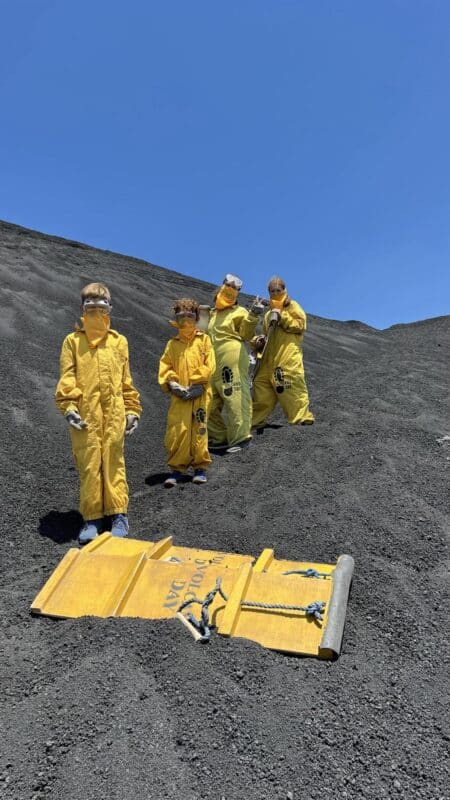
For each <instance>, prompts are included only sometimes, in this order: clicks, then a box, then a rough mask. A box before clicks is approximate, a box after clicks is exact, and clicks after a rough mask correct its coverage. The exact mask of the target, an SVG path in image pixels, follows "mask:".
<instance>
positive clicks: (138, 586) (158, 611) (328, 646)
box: [31, 550, 353, 658]
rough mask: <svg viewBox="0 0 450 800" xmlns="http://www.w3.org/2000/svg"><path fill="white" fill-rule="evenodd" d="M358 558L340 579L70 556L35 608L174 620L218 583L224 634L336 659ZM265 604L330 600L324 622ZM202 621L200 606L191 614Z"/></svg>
mask: <svg viewBox="0 0 450 800" xmlns="http://www.w3.org/2000/svg"><path fill="white" fill-rule="evenodd" d="M352 570H353V559H351V558H350V557H349V556H341V558H340V559H339V560H338V564H337V566H336V569H335V571H334V573H333V579H332V580H322V579H319V578H306V577H302V576H298V575H293V576H284V575H280V574H269V573H264V572H262V573H257V572H254V570H253V569H252V566H251V564H249V563H247V564H244V565H243V566H242V567H241V569H240V570H237V569H229V568H225V567H223V566H220V565H216V564H211V563H210V562H208V561H206V560H203V563H200V560H199V559H197V560H193V561H188V562H185V563H183V564H175V563H169V562H164V561H158V560H155V559H151V558H148V556H147V554H146V553H145V552H144V553H137V554H134V555H129V556H126V555H125V556H124V555H107V554H104V555H101V554H100V553H96V552H95V551H94V552H89V551H88V552H86V550H85V551H81V552H80V551H77V550H70V551H69V552H68V553H67V554H66V556H65V557H64V559H63V560H62V562H61V563H60V565H59V567H58V568H57V569H56V570H55V572H54V573H53V575H52V576H51V578H50V579H49V581H48V582H47V584H46V585H45V586H44V588H43V589H42V590H41V592H40V593H39V595H38V596H37V597H36V599H35V601H34V603H33V605H32V607H31V609H32V611H33V612H34V613H37V614H46V615H48V616H53V617H79V616H86V615H92V616H98V617H141V618H144V619H164V618H170V617H173V616H174V615H175V614H176V613H177V611H178V608H179V607H180V605H181V604H182V603H184V602H186V601H187V600H192V599H194V598H198V599H203V598H204V597H205V596H206V594H207V593H208V592H209V591H211V590H212V589H214V587H215V585H216V581H217V579H218V578H220V579H221V582H222V590H223V592H224V594H225V596H226V598H227V600H224V599H223V598H222V597H221V596H220V595H219V594H216V596H215V598H214V601H213V603H212V604H211V605H210V607H209V619H210V624H211V625H214V626H216V627H217V629H218V632H219V633H220V634H222V635H224V636H239V637H244V638H247V639H251V640H252V641H255V642H259V644H261V645H263V646H264V647H269V648H271V649H275V650H281V651H283V652H287V653H297V654H304V655H314V656H319V657H322V658H331V657H333V656H334V655H337V654H338V653H339V650H340V645H341V640H342V632H343V627H344V621H345V611H346V605H347V595H348V589H349V586H350V581H351V573H352ZM246 601H250V602H253V603H255V602H256V603H258V604H262V605H273V604H276V605H280V604H282V605H287V606H295V607H306V606H308V605H309V604H310V603H312V602H316V601H319V602H324V603H325V604H326V605H325V610H324V619H323V622H318V621H317V620H315V619H314V618H311V617H308V616H307V615H305V613H304V611H302V610H301V609H300V608H298V609H297V608H296V609H269V608H262V607H261V608H259V607H258V608H254V607H248V606H246ZM189 610H191V611H192V612H193V613H194V615H195V616H196V617H197V618H198V617H199V616H200V606H199V605H198V604H192V605H191V606H190V608H189Z"/></svg>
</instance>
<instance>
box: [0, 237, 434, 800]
mask: <svg viewBox="0 0 450 800" xmlns="http://www.w3.org/2000/svg"><path fill="white" fill-rule="evenodd" d="M0 274H1V289H0V292H1V302H2V310H1V315H0V337H1V338H0V341H1V358H0V372H1V376H0V377H1V386H2V395H1V400H0V402H1V406H2V412H3V413H2V421H3V424H2V426H1V429H0V436H1V452H0V459H1V466H2V499H3V502H2V534H1V541H2V548H1V564H2V580H1V584H0V603H1V617H0V624H1V631H0V636H1V638H0V646H1V653H2V662H3V663H2V669H1V691H0V703H1V709H0V743H1V745H0V751H1V762H0V797H1V798H2V800H44V798H50V800H57V798H58V800H60V799H61V798H63V800H65V798H70V800H103V798H104V799H105V800H106V798H108V800H127V799H128V798H130V799H131V800H150V799H151V800H159V799H161V800H165V798H174V799H175V800H200V798H207V799H208V800H241V798H242V800H244V799H245V800H253V799H254V800H289V798H291V800H292V799H293V800H300V798H304V799H305V800H310V799H313V798H320V800H327V799H328V798H330V800H335V798H345V799H346V800H356V799H357V798H358V799H359V798H367V800H382V799H383V798H405V799H406V800H416V799H417V800H427V799H428V798H429V799H430V800H444V798H449V797H450V794H449V788H448V787H449V785H450V781H449V775H448V761H447V762H446V754H447V753H448V746H449V732H448V728H447V721H448V718H449V715H448V707H446V704H447V699H448V687H449V676H448V663H449V655H448V648H447V645H446V640H445V632H446V629H447V627H448V626H447V612H446V602H447V600H448V595H446V587H448V580H446V579H448V560H446V559H447V553H446V541H447V538H448V534H449V517H448V478H449V475H450V472H449V469H450V441H449V440H444V437H445V436H446V435H447V436H448V435H449V434H450V430H449V426H450V422H449V415H448V412H449V403H448V392H449V383H448V363H449V352H450V351H449V339H450V336H449V333H450V324H449V319H450V318H449V317H445V318H444V317H442V318H437V319H431V320H426V321H424V322H420V323H416V324H411V325H401V326H395V327H393V328H391V329H389V330H386V331H377V330H374V329H372V328H369V327H367V326H366V325H363V324H362V323H358V322H347V323H342V322H334V321H331V320H325V319H320V318H318V317H314V316H310V318H309V322H310V325H309V331H308V334H307V336H306V341H305V363H306V370H307V377H308V383H309V387H310V393H311V398H312V407H313V410H314V412H315V414H316V417H317V424H316V425H315V426H313V427H310V428H293V429H291V428H289V427H288V426H286V425H285V424H284V421H283V418H282V417H281V416H280V415H275V416H274V420H275V421H276V422H280V423H281V424H282V427H279V428H275V427H274V428H268V429H266V430H265V432H264V433H263V435H260V436H257V437H255V439H254V441H253V443H252V445H251V447H250V448H249V449H248V450H246V451H244V452H242V453H240V454H235V455H232V456H228V457H220V458H215V460H214V463H213V465H212V467H211V469H210V473H209V474H210V480H209V483H208V485H207V486H205V487H198V486H194V485H192V484H190V483H186V484H184V485H183V486H181V487H179V488H176V489H173V490H170V491H167V490H165V489H164V488H163V487H162V486H161V473H164V472H165V453H164V448H163V433H164V427H165V416H166V408H167V400H166V398H165V397H164V396H163V395H162V393H161V392H160V391H159V389H158V387H157V385H156V368H157V362H158V358H159V356H160V354H161V352H162V349H163V346H164V343H165V341H166V339H167V338H168V337H169V336H170V335H171V329H170V327H169V325H168V324H167V317H168V315H169V306H170V303H171V301H172V300H173V299H174V298H175V297H177V296H179V295H189V294H194V295H195V296H196V297H198V299H199V300H201V301H203V302H207V301H208V300H209V299H210V297H211V289H212V287H210V286H208V285H206V284H204V283H202V282H200V281H197V280H190V279H189V278H187V277H184V276H181V275H179V274H176V273H174V272H170V271H168V270H164V269H162V268H159V267H154V266H153V265H151V264H147V263H145V262H143V261H139V260H137V259H132V258H127V257H125V256H121V255H117V254H115V253H110V252H105V251H99V250H95V249H92V248H89V247H87V246H85V245H80V244H79V243H77V242H70V241H65V240H63V239H58V238H56V237H51V236H44V235H41V234H39V233H36V232H33V231H29V230H25V229H23V228H20V227H17V226H15V225H11V224H8V223H0ZM220 277H221V276H217V278H220ZM90 280H102V281H105V282H106V283H107V284H108V285H110V287H111V289H112V293H113V303H114V322H113V325H114V326H115V327H117V328H118V329H119V330H120V331H121V332H123V333H124V334H126V335H127V336H128V338H129V343H130V353H131V360H132V371H133V376H134V379H135V383H136V385H137V386H138V388H139V389H140V391H141V395H142V400H143V404H144V410H145V414H144V417H143V419H142V423H141V425H140V427H139V430H138V432H137V433H136V434H135V435H134V436H133V437H132V438H131V440H130V441H127V465H128V478H129V484H130V493H131V507H130V522H131V532H132V535H133V536H135V537H136V538H142V539H147V540H153V539H155V538H157V537H162V536H166V535H169V534H173V536H174V539H175V543H176V544H179V545H187V546H191V547H195V546H198V547H208V548H212V549H219V550H228V551H234V552H242V553H254V554H258V553H259V552H260V551H261V549H262V548H264V547H268V546H273V547H274V548H275V550H276V554H277V555H278V557H280V558H293V559H311V560H312V561H331V562H333V561H334V560H335V559H336V558H337V556H338V555H339V554H340V553H343V552H347V553H350V554H352V555H353V556H354V558H355V561H356V571H355V577H354V582H353V589H352V593H351V598H350V604H349V608H348V616H347V625H346V630H345V635H344V643H343V650H342V655H341V657H340V659H339V660H338V661H336V662H334V663H322V662H319V661H317V660H314V659H303V658H295V657H288V656H285V655H281V654H279V653H276V652H271V651H269V650H264V649H263V648H261V647H259V646H258V645H256V644H253V643H251V642H248V641H244V640H239V639H231V640H226V639H223V638H221V637H219V636H217V635H216V636H214V637H213V640H212V642H211V643H210V645H209V646H204V647H199V646H197V645H195V644H194V643H193V640H192V639H191V637H190V636H189V635H188V634H187V633H186V631H185V630H184V629H183V628H182V626H180V625H179V623H177V622H176V621H168V622H158V623H157V622H146V621H143V620H98V619H91V618H84V619H81V620H66V621H53V620H50V619H46V618H33V617H31V616H30V613H29V606H30V603H31V602H32V600H33V598H34V596H35V595H36V593H37V591H38V590H39V589H40V587H41V586H42V585H43V583H44V582H45V580H46V579H47V578H48V576H49V575H50V573H51V572H52V570H53V569H54V567H55V566H56V564H57V563H58V562H59V561H60V559H61V558H62V556H63V555H64V553H65V552H66V551H67V549H68V548H69V547H71V546H74V545H75V540H76V532H77V527H78V525H79V517H78V513H77V511H76V509H77V502H78V498H77V490H78V481H77V475H76V473H75V471H74V467H73V464H72V458H71V454H70V448H69V442H68V433H67V430H66V424H65V422H64V420H63V419H62V418H61V417H60V416H59V415H58V413H57V411H56V409H55V407H54V403H53V391H54V387H55V383H56V380H57V377H58V357H59V350H60V346H61V342H62V339H63V337H64V336H65V334H66V333H67V332H68V331H69V330H70V329H71V328H72V327H73V324H74V322H75V320H76V318H77V312H78V293H79V289H80V288H81V286H82V285H83V284H84V283H87V282H88V281H90ZM298 300H299V301H300V302H301V301H302V298H301V297H299V298H298ZM438 440H442V441H441V442H439V441H438Z"/></svg>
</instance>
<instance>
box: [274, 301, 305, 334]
mask: <svg viewBox="0 0 450 800" xmlns="http://www.w3.org/2000/svg"><path fill="white" fill-rule="evenodd" d="M279 325H280V328H282V329H283V330H284V331H286V333H298V334H300V333H303V332H304V331H305V330H306V314H305V312H304V311H303V309H302V308H301V307H300V306H299V305H298V303H294V302H293V301H292V300H291V302H290V303H289V305H288V306H287V307H286V308H284V309H283V311H282V312H281V317H280V322H279Z"/></svg>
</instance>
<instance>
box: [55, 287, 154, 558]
mask: <svg viewBox="0 0 450 800" xmlns="http://www.w3.org/2000/svg"><path fill="white" fill-rule="evenodd" d="M81 304H82V306H81V308H82V312H83V316H82V317H81V322H82V326H77V328H76V330H75V331H74V332H73V333H69V335H68V336H66V338H65V339H64V342H63V345H62V350H61V358H60V366H61V376H60V380H59V383H58V385H57V387H56V393H55V400H56V404H57V406H58V408H59V410H60V411H61V413H62V414H64V416H65V418H66V420H67V422H68V423H69V426H70V436H71V440H72V451H73V455H74V460H75V464H76V467H77V469H78V473H79V476H80V512H81V514H82V516H83V519H84V525H83V527H82V529H81V531H80V534H79V537H78V540H79V542H80V544H85V543H86V542H89V541H91V540H92V539H94V538H95V537H96V536H97V535H98V534H99V533H101V531H102V528H103V517H104V516H109V517H112V519H111V533H112V535H113V536H126V535H127V533H128V517H127V512H128V485H127V481H126V474H125V460H124V436H125V435H130V434H132V433H133V432H134V431H135V430H136V428H137V425H138V421H139V417H140V415H141V411H142V408H141V404H140V401H139V393H138V392H137V391H136V389H135V387H134V385H133V381H132V378H131V374H130V367H129V360H128V342H127V340H126V338H125V336H122V335H121V334H120V333H117V331H115V330H112V328H111V327H110V312H111V308H112V306H111V294H110V292H109V289H108V288H107V287H106V286H104V285H103V284H101V283H90V284H88V286H85V287H84V289H83V290H82V292H81Z"/></svg>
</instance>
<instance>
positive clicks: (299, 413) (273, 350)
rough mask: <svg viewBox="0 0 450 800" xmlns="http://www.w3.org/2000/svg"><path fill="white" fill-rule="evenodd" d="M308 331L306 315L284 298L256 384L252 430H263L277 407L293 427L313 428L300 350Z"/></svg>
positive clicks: (267, 314)
mask: <svg viewBox="0 0 450 800" xmlns="http://www.w3.org/2000/svg"><path fill="white" fill-rule="evenodd" d="M274 307H276V306H274ZM270 313H271V312H270V311H268V312H267V313H266V315H265V318H264V331H265V333H266V334H267V331H268V328H269V318H270ZM305 330H306V314H305V312H304V311H303V309H302V308H301V306H299V305H298V303H296V302H295V301H294V300H290V299H289V298H287V296H286V295H285V297H284V299H283V305H282V308H281V309H280V317H279V321H278V324H277V325H276V327H275V328H274V330H273V331H272V332H271V335H270V339H269V342H268V345H267V349H266V352H265V354H264V360H263V362H262V363H261V366H260V368H259V370H258V373H257V375H256V377H255V381H254V384H253V420H252V426H253V427H255V428H261V427H263V426H264V425H265V423H266V421H267V419H268V417H269V415H270V414H271V413H272V411H273V410H274V408H275V406H276V405H277V403H279V404H280V405H281V407H282V409H283V411H284V413H285V416H286V418H287V420H288V422H289V423H290V424H291V425H296V424H297V423H300V424H302V425H312V424H313V422H314V415H313V413H312V412H311V411H310V408H309V396H308V389H307V386H306V381H305V372H304V368H303V354H302V349H301V344H302V341H303V334H304V332H305Z"/></svg>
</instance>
